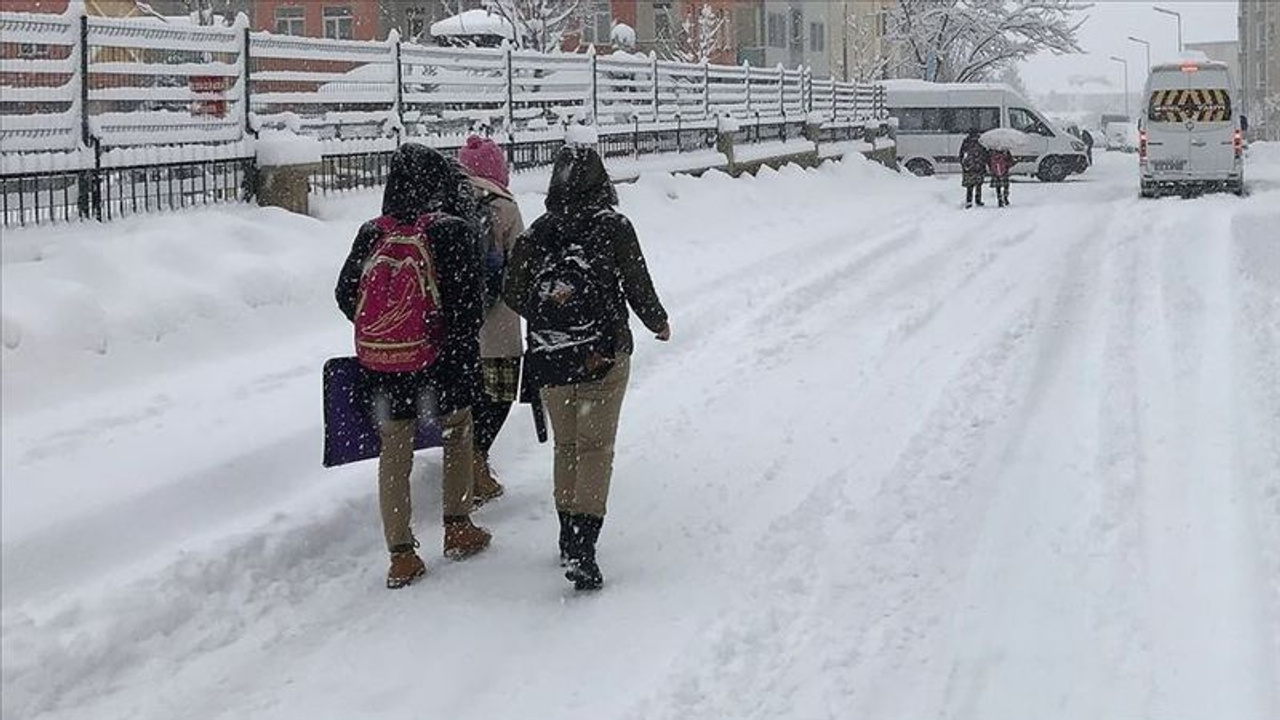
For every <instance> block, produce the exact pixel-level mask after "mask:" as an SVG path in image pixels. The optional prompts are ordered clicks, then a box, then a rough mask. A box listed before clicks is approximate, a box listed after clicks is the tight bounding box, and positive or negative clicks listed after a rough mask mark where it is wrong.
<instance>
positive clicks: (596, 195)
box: [547, 146, 618, 215]
mask: <svg viewBox="0 0 1280 720" xmlns="http://www.w3.org/2000/svg"><path fill="white" fill-rule="evenodd" d="M617 204H618V193H617V191H615V190H614V189H613V183H612V182H610V181H609V173H608V172H607V171H606V170H605V168H604V161H603V160H602V159H601V158H600V153H598V152H596V149H595V148H593V147H584V146H565V147H563V148H561V149H560V152H559V153H557V154H556V162H555V166H554V167H553V168H552V170H551V185H550V186H549V187H548V188H547V211H548V212H551V213H554V214H557V215H559V214H576V213H584V212H596V211H599V210H604V209H605V208H611V207H613V206H615V205H617Z"/></svg>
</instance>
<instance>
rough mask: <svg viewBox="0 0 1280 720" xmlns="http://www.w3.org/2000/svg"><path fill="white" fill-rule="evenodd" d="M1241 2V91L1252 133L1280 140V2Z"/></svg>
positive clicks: (1250, 0)
mask: <svg viewBox="0 0 1280 720" xmlns="http://www.w3.org/2000/svg"><path fill="white" fill-rule="evenodd" d="M1239 2H1240V6H1239V9H1240V16H1239V20H1240V34H1239V38H1240V40H1239V42H1240V76H1239V77H1238V78H1237V79H1236V82H1238V83H1239V84H1240V94H1241V97H1242V100H1243V102H1244V112H1245V114H1246V115H1247V116H1248V117H1249V126H1250V130H1249V135H1250V136H1251V137H1254V138H1257V139H1266V140H1280V3H1275V2H1272V1H1270V0H1266V1H1264V0H1239Z"/></svg>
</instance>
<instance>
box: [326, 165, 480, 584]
mask: <svg viewBox="0 0 1280 720" xmlns="http://www.w3.org/2000/svg"><path fill="white" fill-rule="evenodd" d="M465 182H466V181H465V179H464V178H463V177H462V173H461V172H459V171H458V169H457V167H456V166H455V165H454V164H453V162H452V161H450V160H449V159H447V158H445V157H444V156H443V155H441V154H440V153H439V152H437V151H435V150H432V149H431V148H428V147H426V146H424V145H418V144H416V143H405V144H404V145H401V146H400V148H399V149H397V150H396V151H395V153H394V154H393V155H392V156H391V169H390V172H389V173H388V175H387V186H386V190H385V192H384V193H383V196H382V215H381V216H380V217H378V218H376V219H374V220H371V221H369V222H367V223H365V224H364V226H363V227H361V228H360V231H359V233H358V234H357V235H356V239H355V242H354V243H353V244H352V246H351V253H350V255H348V257H347V261H346V263H345V264H343V266H342V271H341V273H340V274H339V276H338V284H337V288H336V289H335V291H334V294H335V296H336V298H337V301H338V307H339V308H340V309H341V310H342V313H343V314H344V315H346V316H347V319H349V320H351V321H352V323H354V325H355V330H356V333H355V334H356V355H357V358H358V359H359V361H360V366H361V381H360V385H361V392H362V394H364V395H365V396H367V397H368V398H369V400H370V405H371V407H370V411H371V412H373V413H374V414H375V416H376V417H377V420H378V428H379V435H380V438H381V441H382V448H381V452H380V454H379V457H378V497H379V504H380V506H381V511H382V527H383V533H384V535H385V540H386V543H387V550H388V551H389V552H390V554H391V568H390V570H389V571H388V572H387V587H388V588H401V587H404V586H406V585H409V584H411V583H413V582H414V581H415V580H417V579H418V578H420V577H422V576H423V575H425V574H426V571H427V570H426V565H425V564H424V563H423V562H422V559H421V558H419V557H418V554H417V553H416V552H414V549H415V548H416V547H418V541H417V540H416V539H415V538H414V534H413V528H412V506H411V503H410V491H409V476H410V473H411V471H412V470H413V449H414V434H415V432H416V429H417V419H418V416H419V415H420V414H431V415H435V416H436V417H439V418H440V422H441V425H442V426H443V431H444V472H443V476H444V479H443V496H444V497H443V510H444V554H445V556H446V557H450V558H453V559H461V558H464V557H467V556H470V555H474V554H475V553H478V552H480V551H482V550H484V549H485V548H487V547H488V546H489V541H490V536H489V533H488V532H487V531H486V530H484V529H483V528H479V527H476V526H475V525H473V524H472V523H471V518H470V514H471V497H470V495H471V486H472V483H473V480H474V478H473V474H472V473H473V470H472V461H473V442H472V425H471V407H472V405H473V404H474V403H475V402H476V400H477V398H478V396H479V395H480V392H481V385H480V345H479V334H480V325H481V323H482V321H483V318H484V307H483V305H482V302H483V295H482V289H481V273H480V257H479V254H478V253H477V252H476V237H475V230H474V228H473V227H472V225H471V224H470V222H469V221H468V220H466V219H464V218H470V217H471V216H472V214H473V212H474V211H473V205H472V203H473V201H472V199H471V196H470V194H469V193H468V192H466V185H465Z"/></svg>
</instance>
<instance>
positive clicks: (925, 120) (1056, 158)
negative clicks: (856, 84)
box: [884, 80, 1089, 182]
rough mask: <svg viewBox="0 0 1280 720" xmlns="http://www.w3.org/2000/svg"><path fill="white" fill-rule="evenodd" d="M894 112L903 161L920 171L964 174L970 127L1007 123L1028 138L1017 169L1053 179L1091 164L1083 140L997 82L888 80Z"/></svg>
mask: <svg viewBox="0 0 1280 720" xmlns="http://www.w3.org/2000/svg"><path fill="white" fill-rule="evenodd" d="M884 86H885V88H886V102H887V104H888V106H889V114H890V115H891V116H893V117H896V118H897V119H898V160H899V161H900V162H901V163H902V165H903V167H905V168H907V169H908V170H910V171H911V172H913V173H915V174H916V175H933V174H934V173H958V172H960V144H961V143H962V142H963V141H964V136H965V135H966V134H967V133H968V132H969V131H970V130H977V131H978V132H985V131H987V130H990V129H992V128H998V127H1008V128H1013V129H1015V130H1020V131H1022V132H1023V133H1025V134H1026V135H1027V137H1028V142H1027V144H1026V145H1025V146H1024V147H1022V148H1019V149H1018V150H1017V153H1016V156H1015V157H1016V160H1017V164H1016V165H1015V166H1014V168H1013V171H1014V172H1015V173H1018V174H1024V175H1034V176H1036V177H1038V178H1040V179H1041V180H1045V181H1048V182H1061V181H1062V180H1064V179H1066V177H1067V176H1068V175H1071V174H1073V173H1082V172H1084V171H1085V170H1086V169H1087V168H1088V167H1089V159H1088V157H1087V156H1086V154H1085V147H1084V143H1083V142H1081V141H1080V140H1078V139H1076V138H1075V137H1072V136H1071V134H1070V133H1068V132H1066V131H1065V130H1063V129H1061V128H1055V127H1054V125H1053V123H1051V122H1049V121H1048V120H1046V119H1045V116H1044V114H1043V113H1041V112H1039V111H1038V110H1036V109H1035V108H1034V107H1032V105H1031V103H1030V102H1028V101H1027V99H1026V98H1024V97H1022V95H1020V94H1018V92H1017V91H1015V90H1014V89H1013V88H1011V87H1009V86H1008V85H1003V84H998V83H931V82H925V81H923V80H887V81H884Z"/></svg>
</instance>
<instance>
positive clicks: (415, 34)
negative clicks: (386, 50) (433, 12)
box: [404, 7, 427, 42]
mask: <svg viewBox="0 0 1280 720" xmlns="http://www.w3.org/2000/svg"><path fill="white" fill-rule="evenodd" d="M404 34H405V36H406V37H408V38H409V40H411V41H415V42H416V41H417V40H418V39H420V38H423V37H426V34H427V9H426V8H424V7H411V8H405V11H404Z"/></svg>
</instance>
